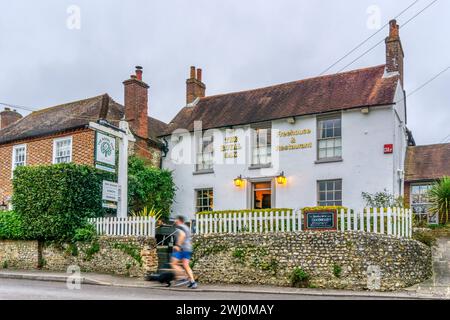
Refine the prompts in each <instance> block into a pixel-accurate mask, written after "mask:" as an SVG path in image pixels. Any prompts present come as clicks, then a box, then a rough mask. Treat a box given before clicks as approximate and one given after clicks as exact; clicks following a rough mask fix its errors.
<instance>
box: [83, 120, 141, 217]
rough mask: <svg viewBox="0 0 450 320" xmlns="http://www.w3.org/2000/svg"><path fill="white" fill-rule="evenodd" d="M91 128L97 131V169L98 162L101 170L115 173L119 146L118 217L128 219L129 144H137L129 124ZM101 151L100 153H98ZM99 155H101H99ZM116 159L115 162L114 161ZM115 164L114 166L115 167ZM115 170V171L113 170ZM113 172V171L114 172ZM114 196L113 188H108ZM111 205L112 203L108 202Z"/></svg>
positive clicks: (104, 124)
mask: <svg viewBox="0 0 450 320" xmlns="http://www.w3.org/2000/svg"><path fill="white" fill-rule="evenodd" d="M89 128H91V129H92V130H95V131H96V137H97V138H96V146H95V148H96V157H95V158H96V167H97V162H99V163H100V166H99V167H98V168H99V169H102V170H106V171H109V172H115V171H116V170H115V164H116V153H115V150H116V144H117V143H118V145H119V148H118V149H119V150H118V151H119V153H118V158H119V161H118V162H119V166H118V170H117V171H118V173H117V175H118V183H117V190H118V191H117V205H116V207H117V217H121V218H126V217H127V215H128V143H129V142H130V141H131V142H136V139H135V138H134V136H133V134H132V133H131V131H130V128H129V126H128V122H126V121H120V124H119V128H117V127H114V126H113V125H111V124H109V123H107V122H106V121H103V122H100V123H96V122H90V123H89ZM97 150H99V152H97ZM98 153H99V154H98ZM113 158H114V160H113ZM113 164H114V166H113ZM113 168H114V169H113ZM112 170H113V171H112ZM108 189H109V191H110V193H109V196H112V195H113V193H114V192H115V191H114V192H113V191H112V189H113V187H112V186H111V185H109V187H108ZM106 203H107V204H106V205H111V202H106Z"/></svg>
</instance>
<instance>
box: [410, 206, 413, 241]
mask: <svg viewBox="0 0 450 320" xmlns="http://www.w3.org/2000/svg"><path fill="white" fill-rule="evenodd" d="M412 219H413V213H412V209H409V237H410V238H412Z"/></svg>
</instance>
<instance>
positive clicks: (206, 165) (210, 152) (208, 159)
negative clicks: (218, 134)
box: [196, 135, 214, 172]
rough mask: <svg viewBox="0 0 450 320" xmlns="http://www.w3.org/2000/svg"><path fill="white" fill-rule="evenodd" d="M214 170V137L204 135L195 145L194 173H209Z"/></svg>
mask: <svg viewBox="0 0 450 320" xmlns="http://www.w3.org/2000/svg"><path fill="white" fill-rule="evenodd" d="M213 169H214V136H213V135H204V136H202V137H201V138H200V139H199V141H198V144H197V163H196V171H198V172H199V171H211V170H213Z"/></svg>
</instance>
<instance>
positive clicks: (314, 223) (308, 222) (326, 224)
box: [304, 210, 337, 231]
mask: <svg viewBox="0 0 450 320" xmlns="http://www.w3.org/2000/svg"><path fill="white" fill-rule="evenodd" d="M304 219H305V221H304V226H305V230H310V231H337V211H336V210H323V211H305V213H304Z"/></svg>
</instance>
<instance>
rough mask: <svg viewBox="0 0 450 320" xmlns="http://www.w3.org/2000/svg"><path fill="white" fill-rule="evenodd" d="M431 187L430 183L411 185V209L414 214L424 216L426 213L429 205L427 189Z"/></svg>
mask: <svg viewBox="0 0 450 320" xmlns="http://www.w3.org/2000/svg"><path fill="white" fill-rule="evenodd" d="M431 188H432V185H431V184H422V185H412V186H411V209H412V211H413V213H415V214H416V215H423V216H426V215H427V214H428V210H429V208H430V206H431V203H430V200H429V198H428V191H429V190H430V189H431Z"/></svg>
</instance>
